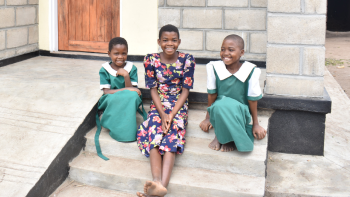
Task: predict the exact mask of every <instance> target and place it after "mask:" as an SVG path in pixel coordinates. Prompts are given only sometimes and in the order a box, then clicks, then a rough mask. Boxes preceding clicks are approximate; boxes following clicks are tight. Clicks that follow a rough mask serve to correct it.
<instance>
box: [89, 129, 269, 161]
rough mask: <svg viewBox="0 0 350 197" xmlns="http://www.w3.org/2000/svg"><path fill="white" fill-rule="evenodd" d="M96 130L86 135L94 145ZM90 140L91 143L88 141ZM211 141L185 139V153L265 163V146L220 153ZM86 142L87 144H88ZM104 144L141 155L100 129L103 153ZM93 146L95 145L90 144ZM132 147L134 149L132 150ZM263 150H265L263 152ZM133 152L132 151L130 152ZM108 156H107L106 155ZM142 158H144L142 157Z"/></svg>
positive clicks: (133, 143)
mask: <svg viewBox="0 0 350 197" xmlns="http://www.w3.org/2000/svg"><path fill="white" fill-rule="evenodd" d="M96 130H97V128H96V127H95V128H93V129H92V130H91V131H90V132H89V133H88V134H86V138H87V139H88V140H89V142H93V143H94V137H95V133H96ZM90 140H91V141H90ZM211 141H212V140H209V139H201V138H194V137H186V144H185V152H197V153H199V154H204V155H205V154H208V155H213V154H215V155H220V156H225V157H241V158H245V159H248V158H249V159H251V160H258V161H265V159H266V152H267V150H266V146H267V145H256V148H254V151H252V152H238V151H232V152H222V151H214V150H212V149H210V148H209V147H208V145H209V143H210V142H211ZM89 142H87V143H89ZM104 143H105V144H106V145H107V146H108V144H109V143H113V144H115V147H116V148H119V147H120V148H122V147H125V148H126V147H127V148H132V149H134V150H136V151H137V152H138V153H139V154H141V152H140V150H139V149H138V147H137V142H136V141H135V142H126V143H124V142H118V141H116V140H114V139H113V138H111V137H110V136H109V131H108V130H107V129H102V131H101V134H100V145H101V148H102V151H103V145H104ZM91 145H93V146H95V144H91ZM133 147H134V148H133ZM263 149H265V150H263ZM130 151H133V150H130ZM106 155H109V154H106ZM143 157H144V156H143Z"/></svg>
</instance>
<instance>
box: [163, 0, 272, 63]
mask: <svg viewBox="0 0 350 197" xmlns="http://www.w3.org/2000/svg"><path fill="white" fill-rule="evenodd" d="M158 6H159V7H158V20H159V21H158V27H159V28H161V27H162V26H163V25H166V24H172V25H175V26H176V27H178V28H179V30H180V38H181V45H180V47H179V50H181V51H183V52H188V53H191V54H193V55H194V56H195V57H203V58H220V54H219V52H220V48H221V44H222V40H223V38H224V37H226V36H227V35H229V34H237V35H240V36H241V37H243V39H244V41H245V50H246V54H245V56H244V57H243V59H245V60H254V61H266V45H267V34H266V25H267V23H266V22H267V0H159V1H158Z"/></svg>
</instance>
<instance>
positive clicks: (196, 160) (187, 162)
mask: <svg viewBox="0 0 350 197" xmlns="http://www.w3.org/2000/svg"><path fill="white" fill-rule="evenodd" d="M100 144H101V147H102V151H103V154H104V155H106V156H107V157H108V156H109V155H111V156H115V157H122V158H129V159H135V160H140V161H149V159H148V158H146V157H145V156H143V155H142V154H141V152H140V151H139V149H138V148H137V147H136V143H118V142H115V141H102V140H101V141H100ZM259 148H265V149H266V147H259ZM85 151H88V152H93V153H96V147H95V144H94V141H93V140H92V139H87V142H86V148H85ZM208 151H213V150H211V149H209V148H208ZM175 166H182V167H192V168H201V169H208V170H217V171H222V172H230V173H237V174H244V175H251V176H257V177H265V164H264V161H256V160H251V159H246V158H244V157H242V158H237V157H234V158H232V157H225V156H222V155H213V154H211V155H203V154H197V153H195V152H190V151H186V146H185V152H184V154H182V155H177V156H176V160H175Z"/></svg>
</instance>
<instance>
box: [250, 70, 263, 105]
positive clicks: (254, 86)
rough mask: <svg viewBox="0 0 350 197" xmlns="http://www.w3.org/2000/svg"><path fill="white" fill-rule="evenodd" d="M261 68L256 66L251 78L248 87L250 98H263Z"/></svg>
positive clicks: (252, 99)
mask: <svg viewBox="0 0 350 197" xmlns="http://www.w3.org/2000/svg"><path fill="white" fill-rule="evenodd" d="M260 74H261V70H260V69H259V68H255V69H254V71H253V74H252V76H251V78H250V79H249V87H248V100H250V101H257V100H259V99H261V98H262V93H261V88H260V83H259V78H260Z"/></svg>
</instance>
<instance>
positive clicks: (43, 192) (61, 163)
mask: <svg viewBox="0 0 350 197" xmlns="http://www.w3.org/2000/svg"><path fill="white" fill-rule="evenodd" d="M96 112H97V104H96V105H95V106H94V107H93V108H92V110H91V111H90V112H89V114H88V115H87V116H86V118H85V119H84V121H83V123H82V124H81V125H80V126H79V127H78V129H77V131H76V132H75V133H74V135H73V136H72V137H71V138H70V140H69V141H68V142H67V143H66V145H65V146H64V147H63V148H62V150H61V151H60V153H59V154H58V155H57V156H56V158H55V159H54V160H53V161H52V163H51V164H50V166H49V167H48V168H47V169H46V171H45V173H44V174H43V175H42V176H41V178H40V179H39V181H38V182H37V183H36V184H35V185H34V187H33V188H32V189H31V190H30V191H29V193H28V194H27V197H46V196H49V195H50V194H52V193H53V192H54V191H55V190H56V189H57V188H58V187H59V186H60V185H61V184H62V183H63V182H64V181H65V180H66V178H67V177H68V174H69V162H70V161H71V160H73V159H74V158H75V157H77V156H78V155H79V153H80V151H81V150H82V149H83V148H84V147H85V144H86V138H85V135H86V133H88V132H89V131H90V130H91V129H92V128H94V127H95V126H96V122H95V116H96Z"/></svg>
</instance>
